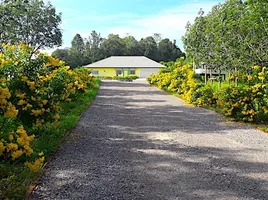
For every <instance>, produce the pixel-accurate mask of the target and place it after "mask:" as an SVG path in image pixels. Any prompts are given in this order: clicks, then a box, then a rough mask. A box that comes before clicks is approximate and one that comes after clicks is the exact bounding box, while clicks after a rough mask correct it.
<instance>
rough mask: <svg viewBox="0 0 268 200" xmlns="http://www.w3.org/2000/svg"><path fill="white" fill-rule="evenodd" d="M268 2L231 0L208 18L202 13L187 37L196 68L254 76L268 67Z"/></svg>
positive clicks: (188, 48)
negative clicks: (255, 70) (256, 69)
mask: <svg viewBox="0 0 268 200" xmlns="http://www.w3.org/2000/svg"><path fill="white" fill-rule="evenodd" d="M267 8H268V2H266V1H255V0H245V1H241V0H228V1H225V2H224V3H222V4H218V5H215V6H214V7H213V8H212V10H211V12H209V13H208V14H207V15H204V12H203V11H202V10H200V12H199V13H198V16H197V17H196V19H195V21H194V23H193V24H190V23H188V25H187V27H186V34H185V36H184V37H183V42H184V47H185V50H186V53H187V56H190V57H192V58H193V60H194V63H195V65H196V66H199V67H202V65H205V66H207V67H208V68H211V69H219V70H221V71H223V70H227V71H229V72H230V73H231V72H232V71H234V69H236V70H237V71H240V72H242V73H243V72H245V73H248V72H250V70H251V69H250V67H249V66H253V65H259V66H262V67H263V66H267V64H268V57H267V55H268V52H267V49H268V48H267V47H268V46H267V45H268V43H267V42H266V41H267V38H268V31H267V26H268V20H267V19H268V9H267Z"/></svg>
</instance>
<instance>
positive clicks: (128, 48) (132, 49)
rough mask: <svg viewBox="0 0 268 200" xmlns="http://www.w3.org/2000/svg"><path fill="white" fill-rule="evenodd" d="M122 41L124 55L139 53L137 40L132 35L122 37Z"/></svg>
mask: <svg viewBox="0 0 268 200" xmlns="http://www.w3.org/2000/svg"><path fill="white" fill-rule="evenodd" d="M123 43H124V45H125V52H124V55H126V56H138V55H140V54H141V52H140V50H139V42H138V41H137V40H136V39H135V38H134V37H133V36H127V37H125V38H123Z"/></svg>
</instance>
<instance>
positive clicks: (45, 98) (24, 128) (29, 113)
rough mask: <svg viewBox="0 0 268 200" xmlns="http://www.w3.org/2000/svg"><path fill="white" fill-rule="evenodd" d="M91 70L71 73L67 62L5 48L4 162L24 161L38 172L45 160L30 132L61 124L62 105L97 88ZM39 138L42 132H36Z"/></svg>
mask: <svg viewBox="0 0 268 200" xmlns="http://www.w3.org/2000/svg"><path fill="white" fill-rule="evenodd" d="M93 82H94V81H93V77H92V76H91V75H90V72H89V71H88V70H87V69H75V70H71V69H70V67H68V66H65V65H64V62H63V61H61V60H59V59H55V58H53V57H51V56H48V55H46V54H42V53H40V52H38V51H37V52H34V51H33V48H32V47H29V46H27V45H25V44H24V43H21V44H20V45H18V46H16V45H8V44H3V45H2V52H1V53H0V113H1V116H0V159H1V158H3V159H4V160H15V159H19V158H22V157H24V160H26V162H25V165H26V166H27V167H28V168H29V169H30V170H32V171H34V172H35V171H38V169H40V167H41V166H42V163H43V162H44V159H45V158H44V156H43V155H42V156H40V155H39V156H37V154H38V152H35V150H34V148H33V147H32V146H31V144H32V142H33V141H34V140H35V136H34V135H31V134H29V133H27V132H29V131H30V132H31V130H36V129H38V127H40V128H41V127H43V126H45V124H46V123H54V122H55V121H58V120H60V109H61V107H60V105H61V103H62V102H70V101H72V99H74V98H76V96H77V94H78V93H84V92H86V90H87V89H89V88H93V87H95V86H94V84H93ZM35 134H37V135H38V134H42V132H38V131H35Z"/></svg>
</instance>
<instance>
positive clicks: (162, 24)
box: [59, 0, 224, 48]
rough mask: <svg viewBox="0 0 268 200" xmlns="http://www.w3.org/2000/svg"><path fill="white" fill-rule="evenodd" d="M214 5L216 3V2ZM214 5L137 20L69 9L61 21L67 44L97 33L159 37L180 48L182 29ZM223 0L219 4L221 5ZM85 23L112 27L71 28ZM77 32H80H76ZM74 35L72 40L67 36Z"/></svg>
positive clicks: (197, 4) (195, 3)
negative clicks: (153, 35)
mask: <svg viewBox="0 0 268 200" xmlns="http://www.w3.org/2000/svg"><path fill="white" fill-rule="evenodd" d="M215 1H216V0H215ZM215 1H199V0H192V1H188V2H186V3H184V4H182V5H181V6H177V7H173V8H170V9H166V10H163V11H161V12H160V13H157V14H155V15H144V16H139V15H135V14H132V13H119V14H117V15H97V14H96V13H88V14H81V13H79V11H77V10H73V9H68V8H67V9H68V14H69V15H68V19H67V18H64V19H63V29H64V30H65V33H63V34H67V35H68V40H70V38H71V37H73V36H74V34H76V33H80V34H81V35H82V36H83V37H88V35H89V34H90V32H91V31H92V30H96V31H98V32H100V33H101V35H102V36H103V37H107V35H108V34H110V33H114V34H119V35H120V36H122V37H123V36H126V34H129V35H132V36H134V37H135V38H136V39H141V38H143V37H147V36H150V35H152V34H153V33H160V34H161V35H162V37H163V38H169V39H171V40H173V39H176V40H177V44H178V45H179V47H180V48H182V42H181V37H182V36H183V35H184V33H185V26H186V24H187V22H188V21H190V22H193V21H194V19H195V17H196V16H197V13H198V11H199V9H200V8H202V9H203V10H204V11H205V12H206V13H207V12H209V11H210V10H211V8H212V6H213V5H215V4H216V3H217V2H215ZM223 1H224V0H218V2H223ZM59 10H60V12H63V15H64V11H65V8H60V9H59ZM81 21H84V22H85V23H86V22H90V21H94V22H98V23H99V24H101V23H104V22H107V21H109V22H112V23H110V24H111V25H107V23H106V24H105V26H99V27H97V28H96V27H92V26H91V27H90V26H89V27H88V28H89V30H85V28H84V27H83V28H81V29H80V28H73V27H72V24H75V23H76V22H77V23H78V22H81ZM79 29H80V30H79ZM71 34H73V35H72V36H70V35H71ZM66 38H67V37H66ZM70 42H71V41H64V46H69V45H70Z"/></svg>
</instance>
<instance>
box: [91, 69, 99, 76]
mask: <svg viewBox="0 0 268 200" xmlns="http://www.w3.org/2000/svg"><path fill="white" fill-rule="evenodd" d="M91 73H92V74H93V75H99V71H98V70H92V71H91Z"/></svg>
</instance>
